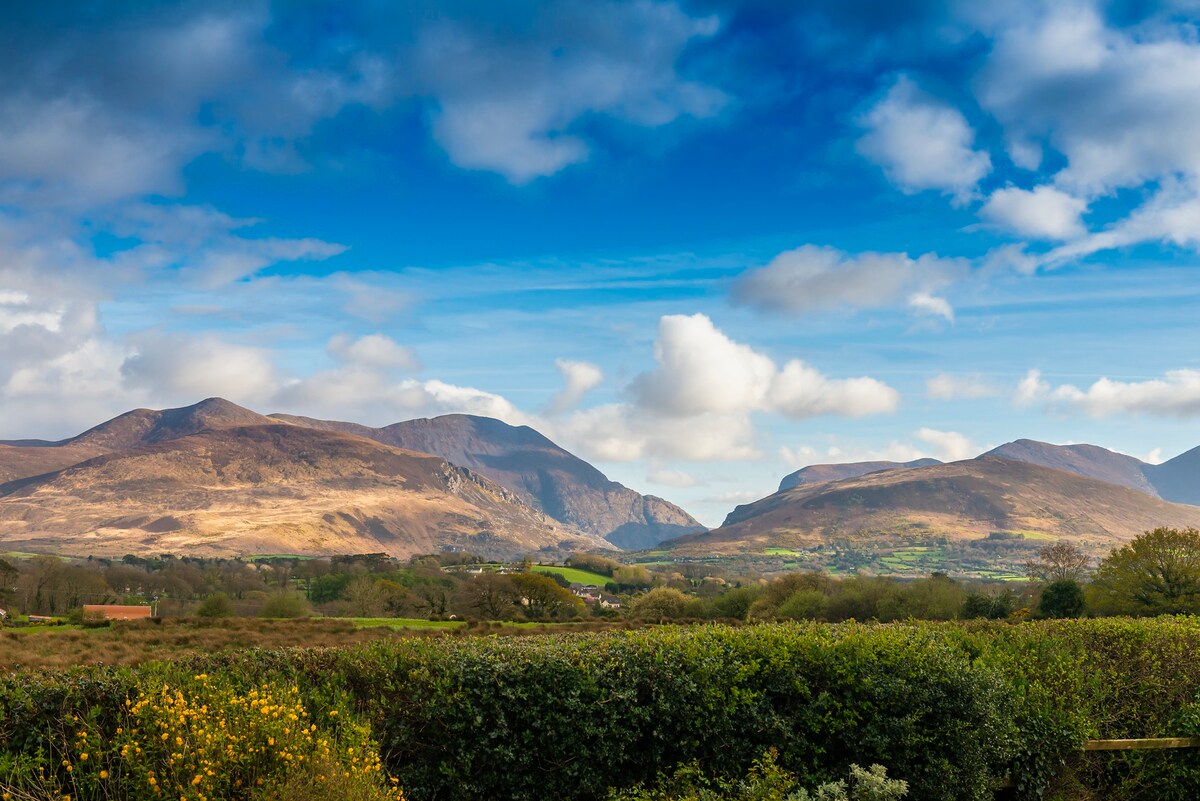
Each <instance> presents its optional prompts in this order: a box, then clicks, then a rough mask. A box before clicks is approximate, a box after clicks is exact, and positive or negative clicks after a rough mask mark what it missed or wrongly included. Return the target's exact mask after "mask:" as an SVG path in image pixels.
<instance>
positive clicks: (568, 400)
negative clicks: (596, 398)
mask: <svg viewBox="0 0 1200 801" xmlns="http://www.w3.org/2000/svg"><path fill="white" fill-rule="evenodd" d="M554 366H555V367H557V368H558V372H559V373H561V374H562V377H563V388H562V391H561V392H559V393H558V394H557V395H555V396H554V397H553V398H551V399H550V403H549V404H548V405H547V408H546V414H548V415H550V416H552V417H553V416H555V415H559V414H563V413H564V412H569V411H570V410H572V409H574V408H575V407H576V406H578V405H579V402H580V401H581V400H583V397H584V396H585V395H587V393H589V392H591V391H592V390H593V389H595V388H596V387H598V386H600V383H601V382H602V381H603V380H604V372H603V371H602V370H601V369H600V368H599V367H597V366H596V365H594V364H592V363H591V362H580V361H572V360H571V359H555V360H554Z"/></svg>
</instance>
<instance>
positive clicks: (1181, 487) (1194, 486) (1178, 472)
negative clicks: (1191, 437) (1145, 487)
mask: <svg viewBox="0 0 1200 801" xmlns="http://www.w3.org/2000/svg"><path fill="white" fill-rule="evenodd" d="M1142 469H1143V470H1144V471H1145V473H1146V477H1147V478H1148V479H1149V480H1150V483H1151V484H1153V485H1154V488H1155V489H1156V490H1158V494H1159V495H1161V496H1162V497H1163V498H1165V499H1167V500H1168V501H1174V502H1175V503H1190V504H1196V505H1200V448H1192V449H1191V450H1190V451H1187V452H1186V453H1181V454H1179V455H1178V456H1176V457H1175V458H1174V459H1170V460H1168V461H1165V462H1163V463H1162V464H1148V465H1146V466H1145V467H1144V468H1142Z"/></svg>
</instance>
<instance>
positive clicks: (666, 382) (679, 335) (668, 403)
mask: <svg viewBox="0 0 1200 801" xmlns="http://www.w3.org/2000/svg"><path fill="white" fill-rule="evenodd" d="M654 361H655V362H656V363H657V367H656V368H655V369H654V370H653V371H652V372H649V373H643V374H642V375H640V376H638V377H637V378H636V379H634V382H633V385H632V390H633V394H634V396H635V397H636V399H637V402H638V405H639V406H642V407H644V408H646V409H650V410H652V411H656V412H659V413H663V414H667V415H674V416H683V415H697V414H704V413H717V414H727V413H731V412H746V411H749V410H752V409H757V408H761V407H762V406H763V405H764V400H765V398H766V396H767V393H768V392H770V390H771V386H772V383H773V382H774V380H775V376H776V373H777V369H776V367H775V363H774V362H773V361H771V359H770V358H769V357H767V356H764V355H762V354H761V353H756V352H755V351H754V350H753V349H751V348H750V347H749V346H748V345H743V344H741V343H738V342H734V341H733V340H731V339H730V338H729V337H727V336H725V334H723V333H722V332H721V331H719V330H717V327H716V326H714V325H713V323H712V320H710V319H709V318H708V317H706V316H705V315H703V314H694V315H691V316H684V315H669V316H666V317H663V318H662V319H661V320H660V321H659V325H658V339H657V340H656V341H655V343H654Z"/></svg>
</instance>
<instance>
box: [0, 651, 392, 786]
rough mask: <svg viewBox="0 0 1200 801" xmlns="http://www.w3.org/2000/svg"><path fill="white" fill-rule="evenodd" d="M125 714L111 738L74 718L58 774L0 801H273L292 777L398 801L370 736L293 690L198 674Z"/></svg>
mask: <svg viewBox="0 0 1200 801" xmlns="http://www.w3.org/2000/svg"><path fill="white" fill-rule="evenodd" d="M124 706H125V708H124V710H123V714H122V715H121V716H120V723H121V725H119V726H118V727H117V728H116V730H115V732H113V733H111V734H110V735H108V736H105V734H104V733H103V732H101V731H100V730H99V729H100V727H98V726H95V725H89V722H88V721H86V720H84V719H81V718H79V717H78V716H77V715H72V717H71V724H73V725H72V726H70V727H68V728H69V730H68V731H67V732H66V733H65V736H64V738H63V739H64V742H62V743H61V744H60V746H59V748H58V749H57V750H58V751H59V753H56V754H54V758H55V759H57V760H58V764H57V765H56V766H55V767H57V768H59V769H58V770H54V771H53V772H52V773H51V774H50V775H49V776H48V775H47V772H46V770H45V768H41V769H40V770H39V771H38V773H37V775H36V777H33V775H32V773H31V772H29V771H26V774H27V780H26V782H25V786H23V787H22V786H20V785H19V784H17V786H14V787H12V788H5V791H4V793H5V796H6V797H5V798H4V801H10V798H9V797H11V799H12V801H21V800H22V799H25V798H45V797H52V798H58V799H61V801H68V799H92V798H96V799H99V798H111V797H114V796H115V797H121V798H128V799H139V800H140V799H145V800H146V801H151V800H152V799H154V800H157V799H171V800H172V801H174V799H176V798H178V799H179V801H236V800H237V799H251V798H255V797H258V796H262V795H264V794H269V796H270V797H271V798H280V797H286V796H281V794H279V793H278V792H277V790H278V788H279V787H280V786H282V785H285V784H289V783H293V782H294V780H295V777H296V776H297V775H298V776H300V777H302V778H303V782H302V784H303V786H305V787H306V788H315V789H316V790H317V791H319V790H320V789H321V787H322V786H323V785H329V787H330V792H329V793H328V795H326V796H325V797H329V798H335V797H336V798H345V797H348V796H351V797H357V798H363V799H371V800H372V801H376V800H377V801H403V799H404V794H403V792H402V791H401V790H400V789H399V787H397V786H396V783H395V781H394V780H392V781H389V780H387V778H386V777H385V775H384V772H383V767H382V764H381V762H380V758H379V754H378V750H377V748H376V747H375V744H374V742H373V741H372V740H371V736H370V730H369V728H368V727H367V726H365V725H363V724H361V723H356V722H355V721H353V720H352V719H351V717H350V716H349V715H346V714H345V713H343V712H342V711H341V710H339V709H336V708H334V709H327V710H324V711H323V712H316V713H313V714H310V712H309V711H308V709H307V708H306V707H305V704H304V702H303V700H302V699H301V696H300V690H299V688H298V687H296V686H294V685H285V684H282V683H279V682H274V683H272V682H267V683H263V684H261V685H258V686H255V687H252V688H250V689H249V690H248V691H242V690H240V689H238V688H236V687H235V686H234V685H233V684H232V683H231V682H230V681H229V679H228V678H225V679H222V680H215V679H210V678H209V676H207V675H206V674H199V675H196V676H194V677H192V679H191V681H188V682H180V683H176V684H170V683H162V684H157V685H156V686H154V687H144V688H142V689H141V690H140V691H139V692H138V693H137V695H136V697H133V698H127V699H126V700H125V704H124ZM314 718H320V719H321V720H320V721H319V724H318V721H317V720H315V719H314ZM29 778H35V780H34V781H32V782H30V781H28V779H29ZM14 784H15V783H14ZM335 787H336V788H337V789H334V788H335ZM318 797H320V796H318Z"/></svg>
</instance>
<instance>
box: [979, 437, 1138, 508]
mask: <svg viewBox="0 0 1200 801" xmlns="http://www.w3.org/2000/svg"><path fill="white" fill-rule="evenodd" d="M984 455H985V456H999V457H1000V458H1002V459H1011V460H1014V461H1018V462H1026V463H1028V464H1038V465H1041V466H1042V467H1052V468H1054V469H1055V470H1067V471H1069V472H1071V473H1076V474H1078V475H1081V476H1088V477H1089V478H1096V479H1099V480H1100V481H1107V482H1108V483H1110V484H1119V485H1121V486H1122V487H1129V488H1130V489H1135V490H1138V491H1139V492H1144V493H1146V494H1147V495H1153V496H1155V497H1159V492H1158V491H1157V490H1156V489H1155V487H1154V485H1153V484H1151V482H1150V481H1149V480H1148V479H1147V478H1146V474H1145V472H1144V471H1145V468H1147V467H1149V465H1147V464H1146V463H1145V462H1143V461H1141V460H1140V459H1135V458H1133V457H1132V456H1126V455H1125V454H1123V453H1116V452H1115V451H1110V450H1108V449H1106V448H1101V447H1098V446H1096V445H1051V444H1050V443H1048V442H1038V441H1037V440H1032V439H1018V440H1016V441H1014V442H1009V443H1007V444H1005V445H1001V446H1000V447H999V448H994V449H992V450H990V451H988V452H987V453H986V454H984Z"/></svg>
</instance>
